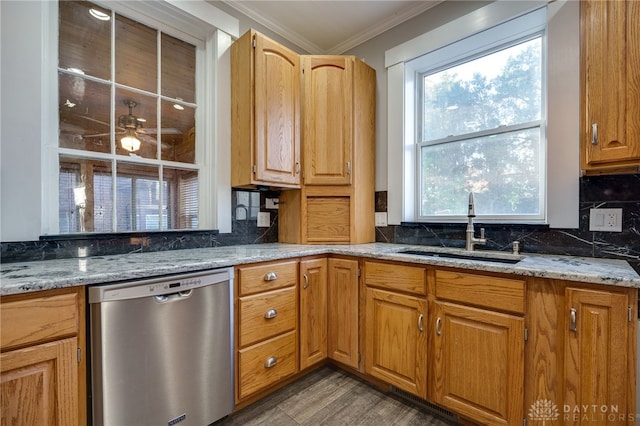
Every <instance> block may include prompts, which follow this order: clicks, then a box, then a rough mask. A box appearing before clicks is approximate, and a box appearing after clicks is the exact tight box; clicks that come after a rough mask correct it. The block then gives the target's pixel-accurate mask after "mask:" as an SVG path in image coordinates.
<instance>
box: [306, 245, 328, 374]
mask: <svg viewBox="0 0 640 426" xmlns="http://www.w3.org/2000/svg"><path fill="white" fill-rule="evenodd" d="M326 358H327V259H326V258H321V259H303V260H301V261H300V370H304V369H305V368H307V367H310V366H312V365H314V364H317V363H319V362H322V361H324V360H325V359H326Z"/></svg>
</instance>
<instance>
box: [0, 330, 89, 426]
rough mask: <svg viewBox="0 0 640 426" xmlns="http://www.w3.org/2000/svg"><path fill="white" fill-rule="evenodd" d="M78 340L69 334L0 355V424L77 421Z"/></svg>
mask: <svg viewBox="0 0 640 426" xmlns="http://www.w3.org/2000/svg"><path fill="white" fill-rule="evenodd" d="M77 343H78V342H77V340H76V338H69V339H64V340H59V341H55V342H51V343H44V344H41V345H36V346H32V347H28V348H25V349H17V350H14V351H10V352H6V353H3V354H2V356H0V365H2V372H1V375H0V380H1V386H0V388H1V393H2V399H1V400H2V411H1V412H0V417H1V418H2V424H5V423H6V424H14V425H61V426H62V425H65V426H66V425H77V424H79V420H78V387H77V386H78V361H77V355H76V351H77V347H78V344H77Z"/></svg>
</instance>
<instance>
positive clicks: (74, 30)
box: [58, 1, 111, 80]
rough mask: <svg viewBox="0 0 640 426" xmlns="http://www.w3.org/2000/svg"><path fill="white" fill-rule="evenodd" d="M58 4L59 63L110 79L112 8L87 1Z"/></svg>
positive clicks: (64, 66)
mask: <svg viewBox="0 0 640 426" xmlns="http://www.w3.org/2000/svg"><path fill="white" fill-rule="evenodd" d="M59 7H60V9H59V11H60V13H59V18H58V20H59V33H60V37H59V39H58V47H59V57H58V66H59V67H60V68H62V69H70V68H73V69H75V70H78V71H81V72H83V73H84V74H87V75H92V76H94V77H99V78H102V79H105V80H109V79H110V78H111V19H110V16H111V11H109V10H107V9H103V8H100V7H98V6H96V5H93V4H91V3H88V2H84V1H61V2H59ZM107 18H109V19H107Z"/></svg>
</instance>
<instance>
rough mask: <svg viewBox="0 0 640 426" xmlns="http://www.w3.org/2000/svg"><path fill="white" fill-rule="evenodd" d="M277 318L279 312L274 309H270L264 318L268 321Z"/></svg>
mask: <svg viewBox="0 0 640 426" xmlns="http://www.w3.org/2000/svg"><path fill="white" fill-rule="evenodd" d="M276 316H278V311H276V310H275V309H274V308H271V309H268V310H267V312H265V313H264V317H265V318H266V319H271V318H275V317H276Z"/></svg>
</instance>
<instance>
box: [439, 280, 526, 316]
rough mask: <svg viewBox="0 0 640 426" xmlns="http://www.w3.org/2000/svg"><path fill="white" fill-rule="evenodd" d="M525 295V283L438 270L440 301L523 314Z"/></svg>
mask: <svg viewBox="0 0 640 426" xmlns="http://www.w3.org/2000/svg"><path fill="white" fill-rule="evenodd" d="M524 292H525V281H524V280H514V279H509V278H499V277H491V276H486V275H477V274H466V273H462V272H451V271H436V298H438V299H443V300H452V301H456V302H462V303H467V304H470V305H475V306H483V307H486V308H492V309H496V310H500V311H508V312H515V313H520V314H522V313H524Z"/></svg>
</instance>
